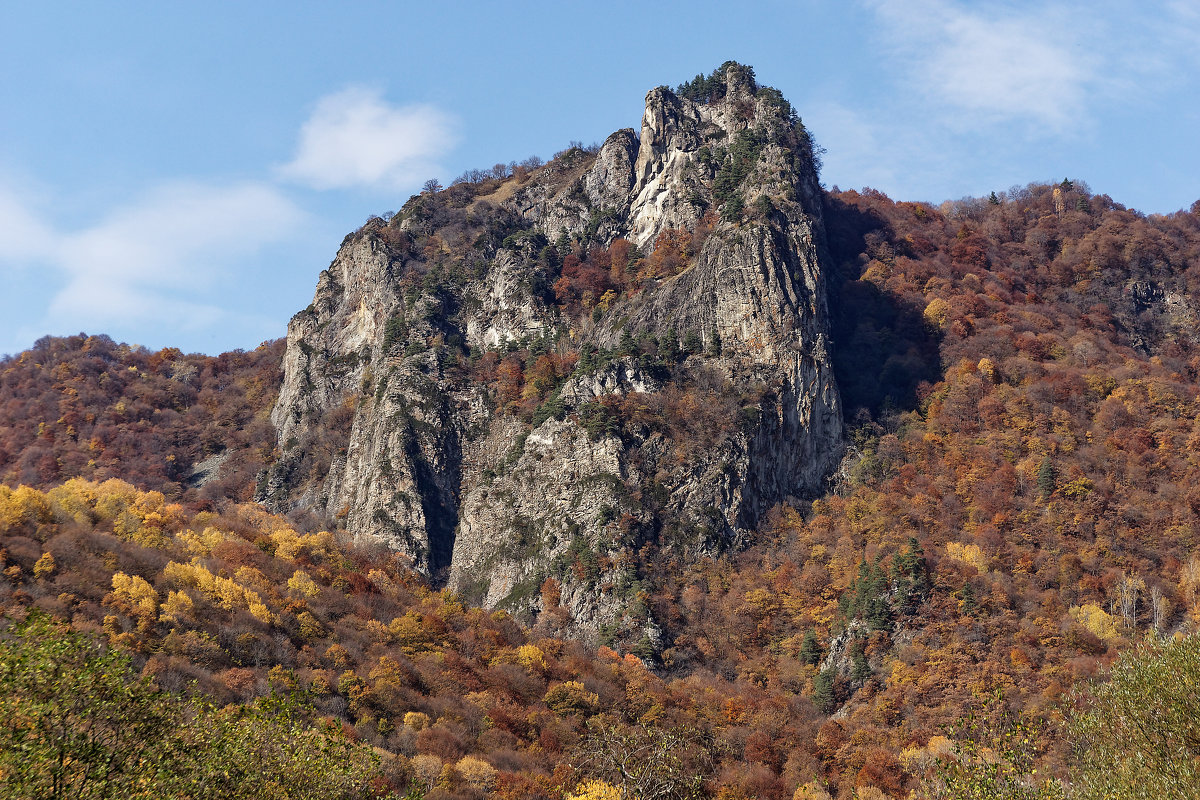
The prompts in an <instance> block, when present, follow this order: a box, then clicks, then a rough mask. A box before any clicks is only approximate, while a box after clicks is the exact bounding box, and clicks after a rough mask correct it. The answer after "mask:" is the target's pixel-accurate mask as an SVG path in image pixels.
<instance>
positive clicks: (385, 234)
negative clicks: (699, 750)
mask: <svg viewBox="0 0 1200 800" xmlns="http://www.w3.org/2000/svg"><path fill="white" fill-rule="evenodd" d="M819 191H820V190H819V186H818V184H817V177H816V173H815V170H814V169H813V159H812V147H811V142H810V140H809V138H808V135H807V132H806V131H805V130H804V127H803V125H802V124H801V123H800V121H799V119H798V118H797V117H796V115H795V114H794V113H793V112H792V110H791V107H790V106H789V105H788V104H787V102H786V101H785V100H783V98H782V97H781V96H780V95H779V93H778V92H776V91H775V90H773V89H768V88H764V87H760V86H759V85H758V84H757V83H756V82H755V80H754V75H753V71H752V70H750V69H749V68H748V67H742V66H741V65H737V64H732V63H731V64H726V65H723V66H722V67H721V69H719V70H718V71H717V72H714V73H713V74H712V75H710V76H708V77H704V76H699V77H697V79H696V80H694V81H692V82H690V83H688V84H685V85H683V86H681V87H679V88H678V90H676V91H671V90H669V89H665V88H659V89H654V90H652V91H651V92H649V94H648V95H647V96H646V111H645V115H644V117H643V120H642V127H641V136H640V138H639V137H637V136H635V135H634V132H633V130H631V129H625V130H621V131H617V132H616V133H614V134H612V135H611V136H609V137H608V138H607V139H606V140H605V142H604V144H603V146H601V147H600V148H598V150H595V151H588V150H585V149H583V148H578V147H574V148H570V149H568V150H567V151H564V152H563V153H562V154H560V155H559V156H558V157H556V158H555V160H553V161H552V162H551V163H549V164H546V165H541V166H537V167H534V168H529V169H522V170H521V171H519V172H518V174H516V175H512V176H508V177H503V176H493V177H489V178H486V179H483V180H480V181H477V182H474V183H460V184H456V185H452V186H450V187H448V188H447V189H445V190H443V191H439V192H436V193H433V194H429V193H426V194H423V195H420V196H417V197H414V198H413V199H412V200H411V201H410V202H409V203H408V204H407V205H406V206H405V208H404V209H403V210H402V211H401V212H400V214H398V215H397V216H396V218H394V219H392V220H390V221H388V222H384V221H382V220H376V221H374V222H372V223H370V224H369V225H367V226H365V227H364V229H363V230H361V231H359V232H357V233H356V234H354V235H352V236H350V237H347V240H346V242H345V243H344V244H343V247H342V249H341V251H340V252H339V253H338V256H337V258H335V259H334V262H333V264H331V266H330V268H329V269H328V270H326V271H325V272H324V273H322V276H321V279H320V280H319V282H318V287H317V293H316V296H315V297H314V301H313V304H312V305H311V306H310V307H309V308H308V309H306V310H305V311H303V312H301V313H300V314H298V315H297V316H296V317H295V318H294V319H293V320H292V323H291V325H290V326H289V331H288V349H287V355H286V357H285V373H286V374H285V385H284V389H283V391H282V392H281V394H280V400H279V405H278V407H277V408H276V409H275V412H274V417H273V418H274V419H275V420H276V424H277V425H278V426H279V430H280V444H279V446H280V452H281V457H280V459H279V461H278V463H277V464H276V465H275V466H274V468H273V469H272V471H271V473H270V474H269V475H268V476H267V477H266V480H265V481H264V484H263V488H262V491H261V493H260V495H261V496H262V497H263V499H265V500H268V501H269V502H271V503H272V504H273V505H274V506H275V507H277V508H280V509H283V510H292V511H293V512H308V513H311V514H314V515H315V516H316V517H318V518H323V519H326V520H328V521H330V522H332V523H337V524H342V525H344V526H345V527H346V528H347V529H348V530H349V531H350V532H351V533H353V534H354V535H355V536H356V537H359V538H367V539H373V540H377V541H380V542H383V543H385V544H387V545H388V546H389V547H391V548H393V549H396V550H399V551H401V552H403V553H405V554H407V555H408V556H409V557H411V558H412V560H413V563H414V565H415V566H416V567H417V568H418V569H419V570H422V571H424V572H426V573H427V574H429V575H430V576H431V577H432V578H434V579H435V580H437V581H448V582H449V583H450V585H451V586H452V587H453V588H455V589H457V590H458V591H460V592H462V593H463V594H464V595H466V596H467V598H468V599H470V600H473V601H475V602H483V603H486V604H487V605H489V606H496V605H501V606H505V607H508V608H512V609H514V610H518V611H523V612H526V613H537V612H539V611H550V610H551V609H546V608H543V607H542V605H541V603H542V600H541V599H540V598H541V594H540V593H539V591H538V589H539V587H541V586H542V585H543V584H544V583H545V582H546V581H547V580H549V579H552V580H553V581H556V582H557V583H558V585H559V586H560V588H561V592H559V593H557V596H560V597H561V598H562V603H563V604H564V606H565V607H566V608H567V611H568V612H569V613H568V614H567V618H568V619H570V620H573V621H572V622H570V623H569V624H570V625H571V626H574V628H575V629H576V630H579V631H586V630H590V631H592V632H593V633H594V632H597V631H599V630H601V629H602V628H603V629H606V630H608V629H611V630H617V631H619V632H621V633H620V636H619V637H618V638H622V637H623V638H624V639H625V640H627V639H629V638H630V637H632V638H633V639H637V638H638V637H639V636H642V635H643V634H644V635H647V636H648V635H649V634H648V633H645V632H646V631H651V630H657V627H656V625H655V623H654V621H653V620H652V619H649V618H648V617H647V616H646V611H645V609H644V608H635V606H636V604H634V606H631V605H630V602H632V601H631V600H630V598H631V597H634V596H636V593H637V587H638V586H639V585H642V584H643V583H644V582H646V581H653V580H654V574H655V571H654V567H653V565H652V564H650V563H648V562H644V561H643V559H644V558H645V557H646V555H645V554H647V553H654V552H660V551H661V552H673V553H675V554H677V555H679V554H684V555H688V554H690V555H694V554H695V553H697V552H699V551H701V550H706V549H712V548H722V547H729V546H736V544H737V543H738V542H741V541H746V540H747V539H748V538H749V537H752V536H753V532H754V528H755V526H756V525H757V523H758V520H759V519H760V518H761V516H762V515H763V514H764V512H765V511H766V510H767V509H768V508H769V507H770V506H771V505H772V504H773V503H775V502H778V501H779V500H781V499H785V498H787V497H789V496H794V495H803V494H805V493H809V492H814V491H816V490H817V489H818V487H819V486H820V484H821V481H822V480H823V479H824V476H825V475H826V474H827V473H828V472H829V471H830V470H831V469H832V468H833V466H834V465H835V464H836V463H837V462H838V459H839V457H840V453H841V411H840V404H839V400H838V393H837V389H836V386H835V384H834V379H833V372H832V368H831V365H830V363H829V356H828V353H827V351H826V337H827V329H828V321H827V314H826V311H825V302H826V301H825V290H824V270H823V262H824V260H825V255H824V244H823V242H824V229H823V224H822V221H821V217H820V202H819V199H820V196H819ZM551 595H554V593H551ZM651 638H653V637H651Z"/></svg>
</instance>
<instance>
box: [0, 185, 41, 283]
mask: <svg viewBox="0 0 1200 800" xmlns="http://www.w3.org/2000/svg"><path fill="white" fill-rule="evenodd" d="M53 241H54V235H53V233H52V232H51V230H50V229H49V228H48V227H47V226H46V225H45V223H43V222H42V221H41V220H40V219H38V218H37V216H36V215H35V214H33V213H31V212H30V211H29V209H28V208H26V207H25V203H24V202H22V201H21V200H20V199H19V197H18V195H17V192H15V191H13V190H11V189H5V188H4V187H3V186H0V265H3V264H5V263H7V262H10V261H11V262H20V261H24V260H27V259H30V258H36V257H37V256H38V255H39V254H42V253H45V252H46V251H47V250H49V249H50V248H51V247H52V243H53Z"/></svg>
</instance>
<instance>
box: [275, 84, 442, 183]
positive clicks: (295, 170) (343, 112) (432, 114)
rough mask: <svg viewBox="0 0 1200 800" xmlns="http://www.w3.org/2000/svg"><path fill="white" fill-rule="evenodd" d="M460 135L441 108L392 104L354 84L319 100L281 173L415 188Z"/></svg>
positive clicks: (320, 180)
mask: <svg viewBox="0 0 1200 800" xmlns="http://www.w3.org/2000/svg"><path fill="white" fill-rule="evenodd" d="M455 139H456V135H455V131H454V123H453V121H452V120H451V118H450V117H449V116H447V115H446V114H444V113H443V112H441V111H439V110H438V109H436V108H433V107H431V106H422V105H415V106H403V107H397V106H392V105H389V104H388V103H387V102H386V101H385V100H384V99H383V98H382V96H381V94H380V93H379V92H378V91H375V90H372V89H365V88H361V87H351V88H348V89H344V90H343V91H340V92H337V93H336V94H331V95H328V96H326V97H324V98H322V99H321V100H320V101H319V102H318V103H317V106H316V108H315V109H314V111H313V113H312V116H311V117H309V119H308V120H307V121H306V122H305V123H304V126H303V127H302V128H301V130H300V141H299V143H298V145H297V147H296V155H295V157H294V158H293V159H292V161H291V162H289V163H288V164H285V165H284V166H282V167H280V168H279V174H280V176H281V177H283V178H285V179H287V180H291V181H295V182H297V183H302V184H305V185H307V186H310V187H312V188H314V189H322V190H324V189H350V188H368V189H404V188H411V187H413V186H415V185H416V184H418V183H420V181H422V180H424V179H425V178H428V177H429V176H430V175H432V174H434V172H436V171H437V170H436V167H435V166H434V164H435V162H436V160H437V159H438V158H439V157H441V156H442V155H444V154H445V153H446V152H447V151H448V150H449V149H450V147H451V146H452V145H453V144H454V141H455Z"/></svg>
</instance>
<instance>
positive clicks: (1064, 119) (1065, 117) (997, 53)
mask: <svg viewBox="0 0 1200 800" xmlns="http://www.w3.org/2000/svg"><path fill="white" fill-rule="evenodd" d="M871 5H872V6H873V7H874V9H875V11H876V13H877V15H878V18H879V20H880V21H881V22H882V23H883V26H884V31H885V37H886V41H887V45H888V47H890V49H891V51H892V55H893V56H894V57H895V58H897V59H898V60H899V64H900V66H901V69H902V71H903V73H904V77H905V79H906V80H910V81H914V83H913V84H912V85H913V86H915V87H918V88H919V89H921V90H923V91H924V93H925V94H926V95H927V96H928V98H929V99H930V100H932V101H933V103H934V104H935V105H936V106H937V107H939V108H940V110H941V111H943V112H944V113H945V115H946V121H948V122H952V121H953V119H954V115H955V114H961V115H969V117H970V124H979V123H980V122H988V121H1023V122H1027V123H1033V124H1035V125H1038V126H1042V127H1044V128H1048V129H1050V130H1054V131H1063V130H1066V129H1067V128H1069V127H1070V126H1072V125H1074V124H1077V123H1078V121H1079V119H1080V117H1081V115H1083V114H1085V113H1086V111H1087V106H1088V99H1089V93H1090V92H1091V91H1092V89H1094V88H1095V87H1096V86H1097V85H1098V84H1099V82H1100V78H1101V66H1102V65H1101V61H1100V59H1099V58H1098V56H1097V55H1096V53H1095V51H1093V50H1092V49H1090V48H1088V47H1085V46H1083V45H1084V42H1085V41H1086V40H1087V39H1088V38H1089V37H1090V35H1091V33H1090V30H1089V22H1088V20H1087V17H1086V15H1084V14H1079V13H1073V12H1072V10H1071V9H1070V8H1068V7H1064V6H1061V5H1059V6H1056V5H1053V4H1050V5H1045V4H1038V5H1036V6H1035V5H1026V6H1017V5H1012V4H995V5H992V4H988V5H986V6H982V7H981V6H967V5H965V4H958V3H953V2H948V0H876V1H875V2H873V3H871Z"/></svg>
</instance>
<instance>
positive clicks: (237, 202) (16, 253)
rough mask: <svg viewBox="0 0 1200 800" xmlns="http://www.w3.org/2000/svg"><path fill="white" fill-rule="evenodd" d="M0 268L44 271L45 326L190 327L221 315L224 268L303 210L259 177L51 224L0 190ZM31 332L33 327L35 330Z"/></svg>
mask: <svg viewBox="0 0 1200 800" xmlns="http://www.w3.org/2000/svg"><path fill="white" fill-rule="evenodd" d="M0 219H3V220H5V221H4V223H3V227H2V228H0V242H3V244H2V245H0V271H2V272H11V271H17V270H27V269H29V268H30V267H33V266H36V267H40V268H42V269H47V268H48V269H49V271H50V273H51V274H50V275H49V276H48V282H50V283H52V284H55V285H56V286H57V288H56V290H55V292H54V294H53V297H52V298H51V299H50V302H49V305H48V307H47V308H46V310H45V312H44V315H43V318H42V319H41V320H40V321H39V322H36V323H32V324H36V325H37V326H38V327H39V329H40V330H41V332H46V331H49V330H56V331H60V332H61V331H68V330H81V329H92V330H111V329H113V328H119V329H122V330H127V329H129V328H131V327H134V326H137V325H145V324H157V325H169V326H171V327H173V328H175V329H184V330H192V331H195V330H200V329H203V328H206V327H210V326H212V325H214V324H217V323H218V322H220V321H221V320H222V319H225V318H227V317H228V316H229V313H230V312H229V311H228V309H227V308H226V305H225V304H224V303H222V299H223V298H222V297H219V296H215V295H219V294H220V291H219V288H220V285H221V284H223V283H225V282H227V281H230V280H233V279H234V278H235V277H236V276H234V275H232V274H230V273H231V271H232V265H233V264H236V263H238V262H239V261H240V260H244V259H246V258H248V257H252V256H253V254H254V253H255V252H256V251H258V250H259V249H260V248H262V247H264V246H267V245H269V244H272V243H275V242H279V241H281V240H282V239H284V238H286V237H288V236H289V235H292V234H294V233H295V232H296V231H297V230H298V229H300V228H301V226H302V224H303V222H304V219H305V215H304V214H303V212H301V211H300V209H299V208H298V207H297V206H295V205H294V204H293V203H292V201H291V200H289V199H288V198H287V197H285V196H284V195H283V194H282V193H280V192H279V191H278V190H277V189H275V188H274V187H272V186H270V185H266V184H261V183H252V182H248V183H240V184H233V185H211V184H203V183H174V184H169V185H164V186H160V187H158V188H156V189H154V190H152V191H150V192H148V193H147V194H146V195H144V196H143V197H141V198H139V199H138V200H136V201H135V202H133V203H131V204H128V205H126V206H124V207H121V208H117V209H115V210H113V211H111V212H109V213H108V214H107V215H106V216H105V217H103V218H102V219H100V220H99V221H98V222H96V223H95V224H93V225H89V226H87V227H83V228H79V229H74V230H71V229H61V228H56V226H55V225H54V224H52V223H51V222H49V221H48V220H46V219H45V218H44V215H40V214H38V213H37V212H36V211H34V210H32V209H30V208H28V207H26V206H25V205H24V204H23V203H22V202H21V201H20V200H19V199H18V197H17V196H16V195H15V194H14V193H13V192H11V191H2V190H0ZM39 335H40V334H39Z"/></svg>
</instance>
